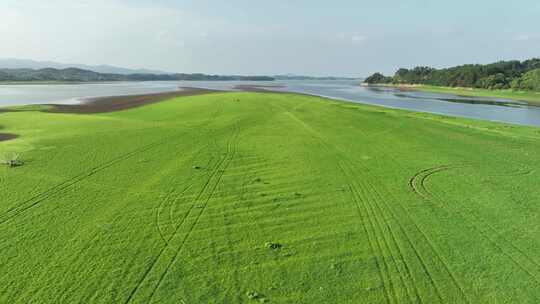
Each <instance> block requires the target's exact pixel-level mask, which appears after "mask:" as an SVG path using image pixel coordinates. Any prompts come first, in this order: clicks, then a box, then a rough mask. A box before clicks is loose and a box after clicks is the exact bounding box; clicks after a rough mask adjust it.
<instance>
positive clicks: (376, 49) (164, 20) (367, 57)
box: [0, 0, 540, 76]
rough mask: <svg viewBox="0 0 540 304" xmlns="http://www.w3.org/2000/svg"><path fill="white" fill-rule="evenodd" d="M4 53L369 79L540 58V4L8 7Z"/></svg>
mask: <svg viewBox="0 0 540 304" xmlns="http://www.w3.org/2000/svg"><path fill="white" fill-rule="evenodd" d="M0 20H3V22H2V23H0V37H2V45H1V46H0V57H16V58H28V59H37V60H55V61H61V62H77V63H87V64H113V65H120V66H126V67H145V68H154V69H162V70H167V71H177V72H204V73H220V74H230V73H238V74H281V73H296V74H310V75H344V76H364V75H368V74H370V73H372V72H374V71H382V72H385V73H392V72H393V71H395V70H396V69H397V68H399V67H413V66H416V65H430V66H436V67H444V66H450V65H456V64H462V63H487V62H492V61H497V60H503V59H504V60H506V59H525V58H529V57H540V1H532V0H520V1H501V0H492V1H484V0H475V1H472V0H469V1H464V0H454V1H433V0H432V1H421V0H417V1H411V0H409V1H403V0H401V1H361V0H357V1H350V0H342V1H319V0H312V1H303V0H288V1H279V0H274V1H264V2H263V1H247V0H236V1H235V0H231V1H216V0H196V1H172V0H162V1H156V0H154V1H148V0H93V1H89V0H85V1H82V0H81V1H77V0H71V1H68V0H51V1H38V0H2V2H1V3H0Z"/></svg>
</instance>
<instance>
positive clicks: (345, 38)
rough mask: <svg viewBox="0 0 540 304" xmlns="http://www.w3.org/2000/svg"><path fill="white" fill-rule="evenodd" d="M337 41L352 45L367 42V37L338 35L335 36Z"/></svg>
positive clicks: (346, 34) (347, 34) (348, 34)
mask: <svg viewBox="0 0 540 304" xmlns="http://www.w3.org/2000/svg"><path fill="white" fill-rule="evenodd" d="M337 38H338V39H339V40H343V41H348V42H350V43H353V44H360V43H363V42H365V41H366V40H368V36H366V35H362V34H358V33H352V34H351V33H339V34H337Z"/></svg>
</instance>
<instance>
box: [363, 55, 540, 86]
mask: <svg viewBox="0 0 540 304" xmlns="http://www.w3.org/2000/svg"><path fill="white" fill-rule="evenodd" d="M364 82H365V83H367V84H395V85H403V84H419V85H431V86H444V87H466V88H481V89H491V90H501V89H513V90H524V91H540V58H534V59H529V60H525V61H518V60H512V61H499V62H496V63H491V64H467V65H461V66H456V67H451V68H445V69H435V68H431V67H425V66H420V67H415V68H413V69H406V68H400V69H399V70H398V71H397V72H396V73H395V74H394V76H385V75H383V74H381V73H375V74H373V75H371V76H369V77H368V78H366V79H365V81H364Z"/></svg>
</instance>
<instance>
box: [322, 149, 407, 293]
mask: <svg viewBox="0 0 540 304" xmlns="http://www.w3.org/2000/svg"><path fill="white" fill-rule="evenodd" d="M319 140H320V142H321V143H322V144H323V145H324V146H326V149H329V148H330V147H329V146H328V144H327V143H326V142H324V141H322V139H319ZM337 165H338V168H339V169H340V171H341V172H342V173H343V174H344V176H345V177H346V178H347V180H348V181H352V182H347V184H348V185H349V189H350V190H351V193H353V195H355V196H356V198H357V200H356V201H361V202H362V205H363V208H364V210H365V211H366V212H365V214H364V215H363V216H361V218H363V219H364V218H367V219H368V221H369V223H370V226H371V229H372V230H373V233H374V235H375V236H374V238H375V241H376V244H377V247H378V249H379V252H380V254H381V257H382V260H383V265H384V267H385V270H386V273H387V274H388V281H389V286H390V289H391V291H392V293H393V296H394V299H395V301H396V303H399V302H400V300H399V298H398V296H397V292H396V289H395V286H394V284H393V283H392V275H391V270H390V266H389V265H390V264H391V263H390V262H388V261H387V258H386V257H385V253H384V251H386V252H387V253H388V255H389V258H390V260H391V262H392V264H393V265H394V267H395V271H396V273H397V274H398V277H399V282H400V283H401V286H403V289H404V290H405V294H406V296H407V298H408V299H409V301H411V298H410V295H409V291H408V288H407V285H406V284H405V281H404V280H403V276H402V273H401V271H400V270H399V268H398V266H397V265H398V263H397V262H396V260H395V258H394V254H393V253H392V249H391V246H390V244H389V242H388V240H387V237H386V234H385V232H384V230H383V228H382V227H381V225H380V222H379V219H378V216H377V215H376V214H375V212H374V211H373V209H372V206H371V203H369V200H370V197H369V196H368V193H367V192H365V191H362V192H363V193H364V196H362V195H361V193H360V191H359V190H358V185H357V184H356V183H355V182H354V181H355V177H354V175H353V174H352V172H351V171H349V170H348V169H350V168H349V167H348V165H346V164H344V163H343V161H341V160H338V161H337ZM362 197H365V199H362ZM359 209H361V208H359ZM370 211H371V216H370V214H369V213H370ZM381 216H383V215H381ZM377 227H378V230H379V232H377ZM377 234H378V235H379V236H378V237H377V236H376V235H377ZM379 239H382V244H381V241H380V240H379ZM383 245H384V246H383ZM383 247H386V250H384V249H383Z"/></svg>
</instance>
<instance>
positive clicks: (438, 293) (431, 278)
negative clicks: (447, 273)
mask: <svg viewBox="0 0 540 304" xmlns="http://www.w3.org/2000/svg"><path fill="white" fill-rule="evenodd" d="M351 166H352V167H354V165H351ZM362 171H365V170H362ZM366 180H367V183H368V184H369V187H370V188H371V191H373V193H374V194H376V195H377V196H378V197H379V200H380V201H381V202H383V204H384V206H385V207H386V208H385V209H386V210H387V211H388V213H386V214H389V215H390V216H391V217H392V219H393V220H394V221H395V223H396V224H397V226H398V228H399V230H400V231H401V233H402V234H403V235H404V236H405V241H406V242H407V244H408V245H409V246H410V247H411V249H412V251H413V253H414V255H415V257H416V258H417V260H418V262H419V263H420V265H421V267H422V271H423V272H424V275H425V276H426V278H427V279H428V281H429V283H430V285H431V286H433V289H434V291H435V294H436V296H437V298H438V299H439V301H440V302H441V303H444V300H443V297H442V294H441V291H440V288H439V286H438V285H437V284H436V282H435V279H434V276H433V275H432V274H431V272H430V271H429V268H428V267H427V264H426V262H425V261H424V259H423V258H422V256H421V254H420V253H419V251H418V249H417V248H416V246H415V245H414V242H413V241H412V240H411V237H410V236H409V234H408V233H407V230H406V229H405V228H404V227H403V225H402V224H401V222H400V220H399V217H398V216H396V214H395V213H394V211H393V210H392V208H391V207H390V206H389V204H388V202H387V199H385V198H384V197H383V195H382V194H381V193H380V192H379V191H378V190H377V187H376V186H375V185H373V183H370V182H369V177H368V178H366ZM366 192H369V190H366ZM375 205H376V206H377V208H378V209H379V211H380V213H381V214H385V212H384V210H383V209H382V208H381V206H380V205H379V204H375ZM385 222H386V225H387V227H388V230H389V231H390V233H391V236H392V239H393V241H394V243H395V244H396V245H397V244H398V242H397V239H396V235H395V233H394V231H393V229H390V224H389V223H388V221H385ZM398 250H399V246H398ZM399 251H400V257H401V258H402V259H403V260H405V255H404V254H403V252H402V250H399ZM404 267H405V268H406V272H407V275H408V277H409V278H410V279H411V280H413V281H414V276H413V275H412V272H411V270H410V267H409V266H408V265H407V263H404ZM412 285H413V288H414V289H415V296H416V298H417V300H420V302H421V297H420V293H419V291H418V289H417V287H416V285H415V284H412Z"/></svg>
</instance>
